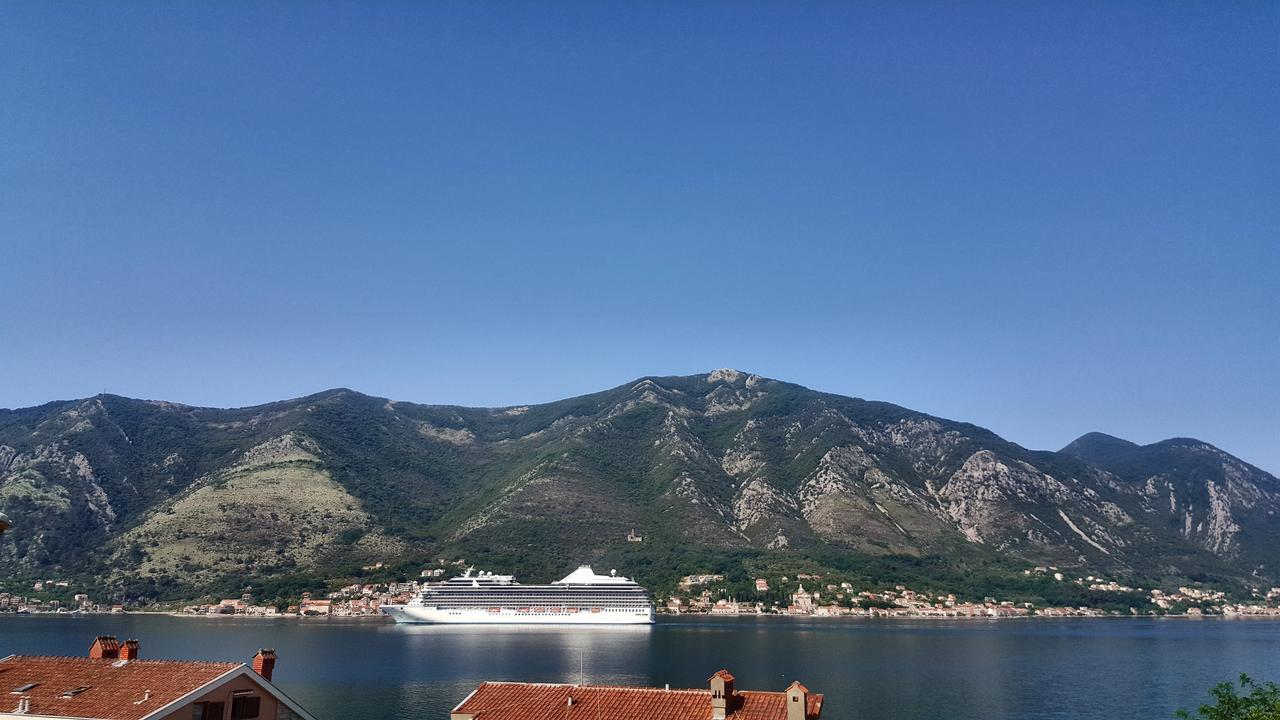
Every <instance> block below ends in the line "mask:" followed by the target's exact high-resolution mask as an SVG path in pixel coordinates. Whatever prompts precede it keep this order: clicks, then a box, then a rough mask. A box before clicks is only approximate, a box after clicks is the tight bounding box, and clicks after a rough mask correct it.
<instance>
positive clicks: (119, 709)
mask: <svg viewBox="0 0 1280 720" xmlns="http://www.w3.org/2000/svg"><path fill="white" fill-rule="evenodd" d="M239 667H242V665H241V664H240V663H218V662H183V661H178V660H129V661H120V660H116V659H114V658H107V659H102V660H94V659H90V658H87V657H44V656H38V655H11V656H9V657H7V658H3V659H0V713H5V712H9V711H12V710H14V709H15V708H16V706H17V705H18V701H19V700H20V699H21V698H23V697H29V698H31V708H30V709H29V710H28V711H27V713H28V714H30V715H52V716H57V717H76V718H101V719H102V720H141V718H144V717H146V716H147V715H150V714H151V713H153V712H155V711H156V710H158V709H160V708H162V707H164V706H165V705H168V704H169V703H171V702H173V701H174V700H177V699H178V698H180V697H182V696H183V695H186V694H187V693H189V692H191V691H192V690H195V689H197V688H199V687H202V686H204V685H206V684H208V683H209V682H212V681H213V680H216V679H217V678H219V677H221V676H223V675H226V674H227V673H230V672H231V671H233V670H235V669H237V668H239ZM30 683H36V686H35V687H33V688H31V689H30V690H27V691H25V692H22V693H19V694H16V695H13V694H10V693H11V692H12V691H14V690H15V689H16V688H19V687H22V686H23V685H27V684H30ZM81 687H84V688H87V689H86V690H84V691H83V692H80V693H77V694H75V695H72V696H70V697H63V694H64V693H67V692H68V691H73V690H75V689H77V688H81ZM147 691H150V692H151V696H150V698H149V699H147V700H145V701H143V702H138V701H140V700H142V698H143V696H144V695H145V694H146V693H147ZM10 703H12V705H10Z"/></svg>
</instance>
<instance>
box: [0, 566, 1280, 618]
mask: <svg viewBox="0 0 1280 720" xmlns="http://www.w3.org/2000/svg"><path fill="white" fill-rule="evenodd" d="M466 567H467V563H466V561H465V560H462V559H457V560H452V561H445V560H441V561H439V562H438V565H437V566H435V567H429V568H426V569H423V570H421V571H420V573H419V576H418V578H417V579H414V580H409V581H400V582H363V583H361V582H351V583H347V584H341V581H340V580H334V581H330V582H329V583H327V585H328V586H330V587H333V588H334V589H331V590H319V589H317V590H315V591H308V592H303V593H301V595H300V596H299V597H297V598H296V601H294V602H290V603H289V604H287V605H283V606H281V605H276V604H272V603H270V602H265V601H260V600H258V599H257V598H255V596H254V594H253V593H252V592H244V593H242V594H240V595H239V596H236V597H228V598H219V599H217V600H214V601H210V602H205V603H195V604H188V605H186V606H183V607H181V608H180V609H177V610H176V612H177V613H178V614H183V615H203V616H255V617H301V618H318V617H333V618H342V617H377V616H380V615H381V611H380V608H381V606H383V605H400V604H404V603H406V602H408V601H409V600H410V599H411V598H413V597H414V596H415V595H416V594H417V593H418V592H419V591H421V590H422V589H424V588H426V587H429V586H431V585H437V584H440V583H442V582H443V581H444V580H446V579H448V578H449V577H453V576H456V575H458V574H460V573H461V572H462V571H463V570H464V569H465V568H466ZM383 569H384V565H383V563H375V564H372V565H368V566H365V567H364V568H362V570H364V571H368V572H371V573H377V572H378V571H381V570H383ZM1024 572H1025V573H1026V574H1027V575H1043V576H1045V577H1046V578H1051V579H1052V580H1053V581H1055V582H1067V583H1074V584H1075V585H1078V586H1080V587H1082V588H1086V589H1088V590H1090V591H1092V592H1093V593H1095V594H1102V595H1104V596H1105V595H1106V594H1114V595H1116V596H1117V597H1128V598H1134V597H1143V598H1145V599H1147V600H1148V601H1149V608H1148V609H1147V610H1145V611H1139V610H1138V609H1137V608H1131V609H1130V612H1128V613H1125V612H1122V611H1118V610H1115V609H1114V608H1112V609H1106V608H1100V607H1089V606H1076V607H1065V606H1063V607H1058V606H1036V605H1034V604H1032V603H1016V602H1014V601H1011V600H1003V599H1000V598H995V597H986V598H983V599H982V600H981V601H976V600H969V599H961V598H958V597H957V596H956V595H955V594H954V593H945V594H942V593H925V592H921V591H917V590H913V589H911V588H909V587H906V586H904V585H896V586H894V587H893V588H890V589H883V588H880V589H859V588H856V587H854V585H853V584H851V583H850V582H848V581H841V580H836V579H828V578H825V577H824V576H823V575H821V574H814V573H797V574H796V575H794V576H788V575H783V576H779V577H776V578H764V577H761V578H755V579H754V593H752V594H751V595H752V596H750V597H735V596H733V595H732V594H731V593H730V591H729V589H728V587H727V584H726V579H725V576H724V575H721V574H710V573H708V574H695V575H686V576H684V577H682V578H681V579H680V581H679V583H678V585H677V587H676V589H675V590H674V591H673V592H670V593H666V594H663V595H662V596H659V597H655V606H656V611H657V612H658V613H661V614H669V615H694V614H705V615H788V616H810V617H893V618H974V619H979V618H982V619H989V618H1023V617H1105V616H1115V615H1187V616H1224V617H1239V616H1268V617H1280V587H1272V588H1269V589H1265V590H1263V589H1257V590H1254V591H1253V592H1252V597H1250V598H1249V599H1247V600H1241V599H1240V598H1239V597H1234V598H1233V597H1231V596H1229V595H1228V594H1227V593H1226V592H1224V591H1222V590H1217V589H1213V588H1209V587H1189V586H1182V587H1177V588H1176V589H1169V590H1161V589H1146V588H1141V587H1132V586H1129V585H1125V584H1122V583H1119V582H1117V581H1115V580H1109V579H1105V578H1103V577H1099V576H1094V575H1087V576H1083V577H1076V578H1068V577H1067V576H1066V575H1065V574H1064V573H1063V572H1061V571H1060V570H1059V569H1058V568H1055V567H1036V568H1032V569H1028V570H1026V571H1024ZM777 588H781V589H782V590H781V592H777V591H776V589H777ZM31 589H32V591H33V592H32V593H31V594H28V595H23V594H20V593H16V592H0V613H4V612H10V613H123V612H129V611H137V610H139V609H140V608H133V607H128V606H125V605H122V604H120V603H112V602H103V601H101V600H99V599H97V598H95V597H92V596H91V594H90V593H89V592H88V591H87V590H86V591H76V592H74V594H72V595H71V597H72V599H71V601H69V602H65V601H62V600H58V599H48V595H49V594H50V593H55V594H59V595H62V596H65V595H66V594H68V593H69V592H71V591H72V590H76V589H75V588H73V587H72V583H71V582H70V581H68V580H58V579H47V580H38V581H35V582H34V583H33V585H32V587H31ZM42 595H43V596H45V597H44V598H42V597H41V596H42ZM147 610H149V611H154V608H147Z"/></svg>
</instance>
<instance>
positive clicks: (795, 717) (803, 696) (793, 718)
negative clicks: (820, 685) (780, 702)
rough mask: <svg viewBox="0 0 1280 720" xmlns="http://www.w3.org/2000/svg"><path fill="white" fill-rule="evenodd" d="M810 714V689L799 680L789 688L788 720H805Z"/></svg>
mask: <svg viewBox="0 0 1280 720" xmlns="http://www.w3.org/2000/svg"><path fill="white" fill-rule="evenodd" d="M808 714H809V688H807V687H805V686H804V685H802V684H800V681H799V680H796V681H795V682H793V683H791V685H790V686H788V687H787V720H805V718H806V717H808Z"/></svg>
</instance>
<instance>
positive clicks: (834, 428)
mask: <svg viewBox="0 0 1280 720" xmlns="http://www.w3.org/2000/svg"><path fill="white" fill-rule="evenodd" d="M1277 508H1280V486H1278V484H1277V481H1276V478H1274V477H1272V476H1271V475H1268V474H1267V473H1264V472H1262V471H1261V470H1258V469H1257V468H1254V467H1253V466H1250V465H1248V464H1246V463H1244V462H1242V461H1240V460H1238V459H1236V458H1233V457H1231V456H1230V455H1228V454H1226V453H1224V452H1222V451H1220V450H1217V449H1216V448H1213V447H1212V446H1210V445H1207V444H1205V443H1200V442H1198V441H1192V440H1169V441H1166V442H1164V443H1157V444H1155V445H1149V446H1145V447H1139V446H1137V445H1133V444H1132V443H1127V442H1125V441H1123V440H1118V439H1116V438H1111V437H1108V436H1104V435H1100V434H1096V433H1094V434H1090V435H1086V436H1084V437H1082V438H1080V439H1079V440H1077V441H1076V442H1074V443H1072V444H1071V445H1069V446H1067V447H1066V448H1064V449H1063V450H1062V451H1060V452H1056V453H1054V452H1038V451H1031V450H1027V449H1025V448H1022V447H1020V446H1018V445H1016V444H1013V443H1010V442H1008V441H1006V440H1004V439H1002V438H1000V437H998V436H997V435H995V434H994V433H992V432H990V431H988V430H985V429H983V428H980V427H977V426H974V425H970V424H967V423H960V422H954V421H950V420H945V419H942V418H936V417H932V416H929V415H925V414H923V413H918V412H914V411H912V410H908V409H906V408H902V407H899V406H896V405H892V404H889V403H884V402H874V401H867V400H861V399H856V398H848V397H842V396H838V395H831V394H827V393H822V392H817V391H813V390H809V389H807V388H804V387H801V386H799V385H794V384H790V383H786V382H780V381H777V380H770V379H766V378H762V377H759V376H757V375H752V374H748V373H743V372H739V371H736V370H728V369H724V370H717V371H715V372H712V373H710V374H706V375H696V376H688V377H648V378H642V379H640V380H637V381H635V382H633V383H628V384H626V385H623V386H620V387H617V388H614V389H611V390H606V391H604V392H600V393H596V394H592V395H586V396H582V397H577V398H571V399H567V400H561V401H558V402H552V403H547V404H542V405H530V406H520V407H505V408H465V407H454V406H440V405H420V404H415V403H408V402H399V401H394V400H387V399H384V398H375V397H370V396H367V395H363V394H360V393H358V392H354V391H352V390H346V389H337V390H330V391H327V392H323V393H319V394H316V395H311V396H308V397H304V398H299V399H296V400H288V401H283V402H276V403H271V404H268V405H262V406H257V407H252V408H242V409H212V408H196V407H189V406H185V405H180V404H175V403H168V402H157V401H147V400H133V399H129V398H123V397H118V396H113V395H100V396H97V397H94V398H89V399H85V400H74V401H65V402H54V403H49V404H46V405H42V406H39V407H34V408H26V409H20V410H0V510H3V511H4V512H6V513H7V514H8V515H9V516H10V517H11V518H13V519H14V520H15V524H14V528H13V530H12V531H10V533H9V534H8V535H6V536H5V538H4V540H3V542H0V574H5V575H9V576H14V577H35V576H39V577H48V576H54V575H70V576H74V577H84V578H96V579H98V581H99V582H108V583H111V584H112V586H113V587H115V588H117V590H118V592H119V593H121V594H122V595H127V596H129V597H132V598H181V597H192V596H194V595H197V594H199V593H202V592H212V591H227V590H228V589H235V588H239V587H242V586H244V585H248V584H257V585H258V586H259V587H262V586H264V585H266V586H279V585H280V584H281V583H288V582H290V581H293V580H296V581H297V582H305V581H313V580H314V579H315V578H317V577H322V576H323V575H325V574H326V573H348V572H356V571H358V570H359V568H360V566H361V564H362V563H369V562H371V561H375V560H380V561H387V562H390V563H391V564H392V565H395V566H397V567H403V568H404V569H408V568H409V567H410V566H411V564H412V563H418V562H423V561H426V560H429V559H430V558H434V557H438V556H448V557H456V556H458V555H464V556H465V557H467V558H468V559H469V560H474V561H477V562H483V563H485V564H486V566H488V567H492V568H494V569H507V570H516V571H517V572H519V574H520V575H521V576H524V577H528V578H530V579H547V578H550V577H552V576H555V575H557V574H560V573H562V572H563V571H564V570H565V568H568V567H571V566H572V565H573V564H575V563H577V562H596V563H600V564H608V565H610V566H616V567H620V568H623V569H625V570H626V571H628V572H631V573H634V574H636V575H638V576H639V577H640V578H641V579H642V580H645V581H646V582H649V583H651V584H654V585H656V586H659V585H665V584H667V583H671V582H673V581H674V578H675V577H678V576H679V575H681V574H686V573H689V572H698V571H708V570H712V569H719V570H724V571H727V572H730V573H731V574H735V573H736V574H737V575H744V574H749V573H750V572H759V571H761V568H764V567H781V568H805V567H809V568H825V569H828V570H830V571H833V572H839V573H845V574H847V575H851V576H856V577H861V578H868V579H873V580H874V579H879V580H881V581H884V580H892V579H894V578H897V577H900V578H901V579H903V580H906V579H910V578H911V577H914V578H923V579H924V580H926V581H936V583H937V584H938V585H939V586H942V585H945V584H947V583H951V584H955V583H966V582H973V583H978V582H980V581H982V582H986V581H989V582H992V583H995V582H1008V581H1009V578H1012V577H1020V576H1021V575H1022V573H1021V569H1022V568H1023V567H1027V566H1028V565H1029V564H1031V563H1038V564H1054V565H1058V566H1061V567H1071V568H1082V569H1091V570H1096V571H1098V572H1106V573H1110V574H1113V575H1118V576H1121V577H1129V578H1143V579H1149V580H1150V581H1151V582H1155V581H1163V580H1169V581H1173V580H1182V579H1205V580H1214V581H1224V582H1234V583H1246V582H1257V581H1258V580H1257V579H1267V580H1270V579H1274V578H1275V577H1276V575H1277V573H1276V570H1275V568H1277V567H1280V564H1278V563H1280V557H1277V554H1280V553H1278V551H1277V549H1276V546H1277V545H1280V543H1276V542H1274V539H1275V538H1276V537H1280V534H1278V533H1277V531H1278V530H1280V518H1277V516H1276V509H1277ZM632 530H634V531H635V532H636V533H638V534H640V535H642V536H643V537H644V541H643V542H640V543H630V542H627V540H626V536H627V535H628V534H629V533H630V532H631V531H632ZM396 563H401V564H400V565H396ZM908 576H910V577H908ZM982 578H986V580H982ZM1255 578H1257V579H1255ZM291 579H292V580H291ZM273 584H274V585H273Z"/></svg>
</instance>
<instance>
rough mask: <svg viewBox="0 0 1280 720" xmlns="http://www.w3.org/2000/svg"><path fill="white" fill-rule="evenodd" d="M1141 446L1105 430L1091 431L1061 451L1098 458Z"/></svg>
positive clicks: (1088, 458)
mask: <svg viewBox="0 0 1280 720" xmlns="http://www.w3.org/2000/svg"><path fill="white" fill-rule="evenodd" d="M1138 447H1139V445H1138V444H1137V443H1132V442H1129V441H1128V440H1125V439H1124V438H1118V437H1116V436H1114V435H1108V434H1106V433H1103V432H1090V433H1085V434H1084V435H1081V436H1080V437H1078V438H1076V439H1075V440H1073V441H1072V442H1071V443H1070V444H1068V445H1067V446H1066V447H1064V448H1062V450H1060V451H1059V452H1062V453H1065V454H1067V455H1074V456H1075V457H1078V458H1080V459H1082V460H1088V461H1092V460H1096V459H1097V458H1098V457H1099V456H1102V455H1109V454H1112V453H1117V452H1127V451H1130V450H1135V449H1137V448H1138Z"/></svg>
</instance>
